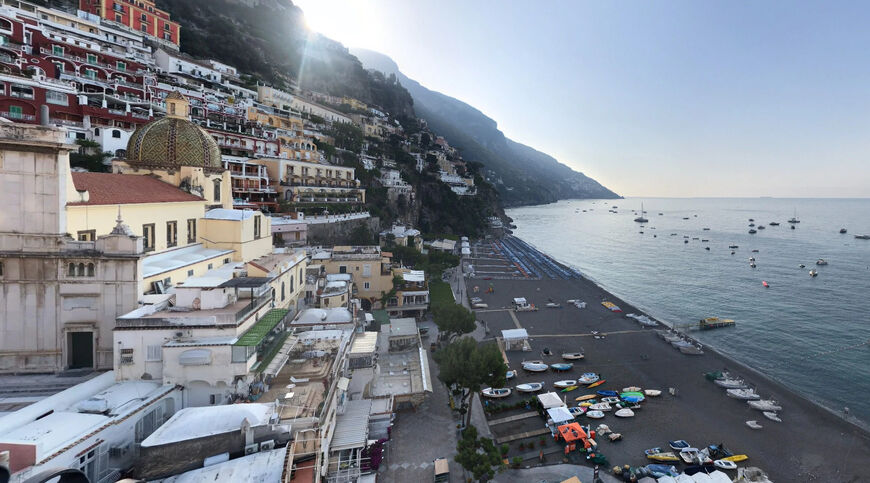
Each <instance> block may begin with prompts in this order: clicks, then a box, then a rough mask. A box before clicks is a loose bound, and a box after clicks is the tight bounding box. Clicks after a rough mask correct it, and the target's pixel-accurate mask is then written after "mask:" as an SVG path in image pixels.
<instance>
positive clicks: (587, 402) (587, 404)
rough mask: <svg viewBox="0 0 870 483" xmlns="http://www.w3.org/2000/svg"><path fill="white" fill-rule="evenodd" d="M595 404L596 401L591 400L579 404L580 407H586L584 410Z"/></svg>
mask: <svg viewBox="0 0 870 483" xmlns="http://www.w3.org/2000/svg"><path fill="white" fill-rule="evenodd" d="M593 404H595V400H594V399H590V400H588V401H583V402H582V403H580V404H579V406H582V407H584V408H588V407H589V406H591V405H593Z"/></svg>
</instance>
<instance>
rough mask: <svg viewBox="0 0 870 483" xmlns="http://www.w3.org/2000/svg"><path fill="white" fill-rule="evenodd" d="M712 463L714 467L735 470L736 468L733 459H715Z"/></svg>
mask: <svg viewBox="0 0 870 483" xmlns="http://www.w3.org/2000/svg"><path fill="white" fill-rule="evenodd" d="M713 465H715V466H716V468H720V469H723V470H736V469H737V463H735V462H733V461H728V460H716V461H714V462H713Z"/></svg>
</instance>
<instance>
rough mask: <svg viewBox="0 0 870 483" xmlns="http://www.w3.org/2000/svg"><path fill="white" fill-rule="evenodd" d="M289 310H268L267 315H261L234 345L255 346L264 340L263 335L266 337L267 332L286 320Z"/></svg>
mask: <svg viewBox="0 0 870 483" xmlns="http://www.w3.org/2000/svg"><path fill="white" fill-rule="evenodd" d="M288 312H289V310H287V309H272V310H270V311H268V312H266V315H264V316H262V317H260V320H258V321H257V323H256V324H254V325H253V327H251V328H250V329H248V331H247V332H245V334H244V335H242V336H241V337H239V340H238V341H236V343H235V344H234V345H239V346H255V345H257V344H259V343H260V341H262V340H263V337H266V334H268V333H269V332H270V331H271V330H272V329H274V328H275V326H276V325H278V324H279V323H281V321H282V320H284V317H286V316H287V313H288Z"/></svg>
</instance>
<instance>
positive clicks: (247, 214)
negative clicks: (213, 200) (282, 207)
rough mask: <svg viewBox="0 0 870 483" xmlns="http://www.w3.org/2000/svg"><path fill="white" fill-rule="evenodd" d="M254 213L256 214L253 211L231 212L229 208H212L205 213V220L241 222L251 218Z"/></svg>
mask: <svg viewBox="0 0 870 483" xmlns="http://www.w3.org/2000/svg"><path fill="white" fill-rule="evenodd" d="M256 213H257V212H256V211H254V210H231V209H229V208H213V209H211V210H208V211H207V212H206V213H205V218H206V219H207V220H230V221H241V220H247V219H248V218H251V217H252V216H254V215H255V214H256Z"/></svg>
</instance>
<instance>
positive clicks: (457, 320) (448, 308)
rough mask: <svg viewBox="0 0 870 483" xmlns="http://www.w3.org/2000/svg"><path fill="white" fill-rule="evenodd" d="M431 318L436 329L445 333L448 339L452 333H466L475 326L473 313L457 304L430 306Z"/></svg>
mask: <svg viewBox="0 0 870 483" xmlns="http://www.w3.org/2000/svg"><path fill="white" fill-rule="evenodd" d="M432 318H433V319H434V320H435V325H437V326H438V331H439V332H441V333H443V334H446V336H447V339H448V340H449V339H451V338H452V337H453V336H454V335H456V336H460V335H462V334H467V333H469V332H471V331H473V330H474V327H475V324H474V321H475V317H474V314H473V313H471V312H470V311H469V310H468V309H466V308H465V307H463V306H462V305H459V304H451V303H446V304H437V305H435V306H434V307H432Z"/></svg>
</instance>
